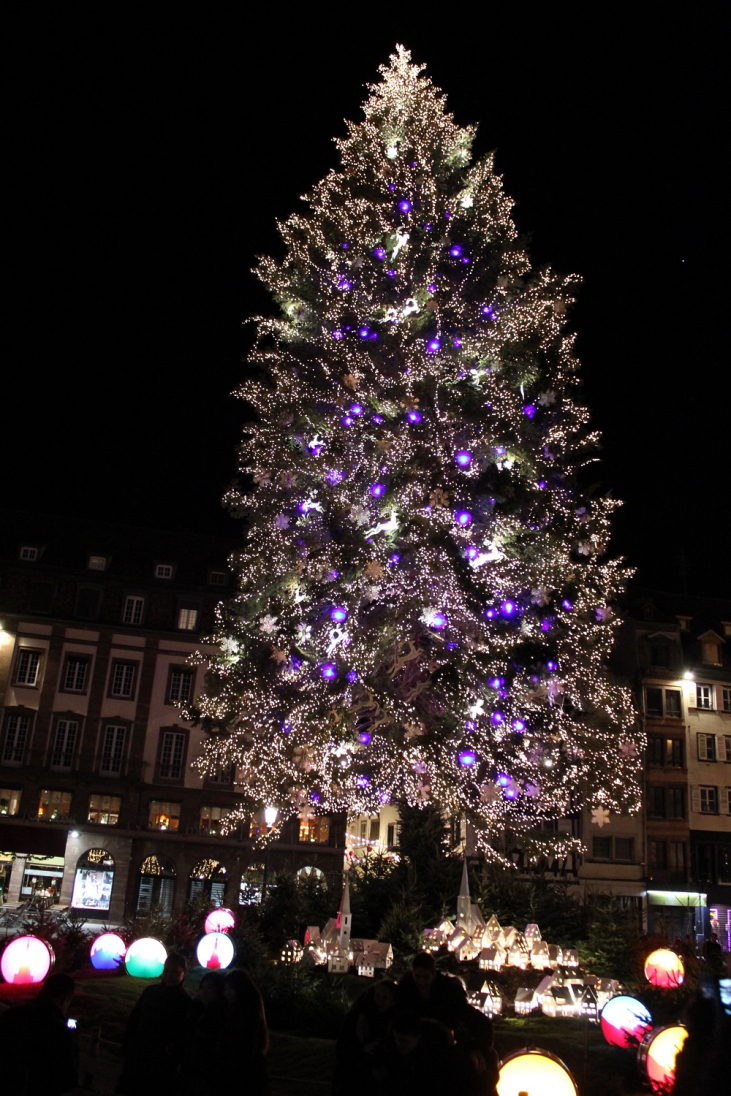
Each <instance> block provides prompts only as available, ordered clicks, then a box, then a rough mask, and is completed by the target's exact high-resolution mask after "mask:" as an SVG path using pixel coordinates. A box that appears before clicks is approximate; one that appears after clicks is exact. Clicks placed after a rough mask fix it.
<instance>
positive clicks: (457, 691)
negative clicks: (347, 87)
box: [192, 48, 639, 851]
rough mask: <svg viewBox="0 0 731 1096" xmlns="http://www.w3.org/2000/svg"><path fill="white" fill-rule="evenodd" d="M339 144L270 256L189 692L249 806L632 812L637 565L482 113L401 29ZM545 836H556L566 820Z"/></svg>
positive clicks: (563, 290)
mask: <svg viewBox="0 0 731 1096" xmlns="http://www.w3.org/2000/svg"><path fill="white" fill-rule="evenodd" d="M381 77H382V78H381V81H380V82H379V83H378V84H376V85H374V86H373V87H371V88H370V95H369V98H368V100H367V101H366V103H365V106H364V112H365V121H364V122H362V123H359V124H349V125H348V135H347V137H346V138H344V139H343V140H340V141H338V142H337V146H338V149H339V152H340V157H341V166H340V168H338V169H337V170H333V171H331V172H330V173H329V174H328V175H327V176H326V177H325V178H324V179H323V180H322V181H321V182H320V183H318V184H317V186H316V187H315V189H314V191H313V192H312V194H311V195H309V196H308V198H307V202H308V210H307V212H305V213H303V214H296V215H293V216H292V217H290V218H289V220H288V221H287V222H286V223H285V224H284V225H282V226H281V234H282V237H283V239H284V243H285V245H286V254H285V257H284V259H283V260H282V261H281V262H278V261H275V260H273V259H264V260H263V261H262V262H261V263H260V266H259V274H260V277H261V279H262V281H263V282H264V284H265V285H266V286H267V287H268V288H269V290H270V291H271V293H272V295H273V296H274V298H275V300H276V301H277V303H278V305H279V307H280V310H281V313H280V315H279V316H278V317H277V318H275V319H271V318H260V319H259V320H258V321H257V322H258V336H257V344H256V348H255V350H254V352H253V353H252V355H251V361H252V362H253V363H254V364H255V366H256V367H258V370H259V374H260V375H259V378H258V379H256V380H249V381H247V382H246V383H244V384H243V385H242V387H241V390H240V395H241V396H242V397H243V398H244V399H245V400H246V401H248V403H249V404H250V405H252V406H253V408H254V409H255V411H256V418H255V422H254V423H253V424H252V425H249V426H248V427H247V428H246V431H245V436H244V441H243V445H242V448H241V454H242V457H241V466H240V469H241V472H242V473H244V475H245V479H244V480H243V481H242V482H243V483H244V485H245V486H243V487H242V489H241V491H235V492H232V493H231V494H230V496H229V498H228V501H229V504H230V506H231V507H232V509H233V511H234V512H235V513H238V514H240V515H242V516H244V517H245V518H246V523H247V524H246V536H245V545H244V548H243V550H242V552H241V553H240V555H239V556H238V558H237V560H236V570H237V574H238V579H239V591H238V593H237V596H236V597H234V598H233V599H231V600H230V601H229V602H227V603H226V604H224V605H222V606H221V610H220V615H219V628H218V634H217V637H216V639H217V642H218V645H219V648H220V654H219V655H218V657H217V659H216V661H215V664H214V665H213V667H212V669H211V671H210V674H209V676H208V682H207V686H206V691H205V694H204V696H203V697H202V698H201V700H200V702H199V708H198V709H197V711H195V712H193V713H192V715H193V716H194V717H195V718H198V719H200V720H201V721H202V723H203V725H204V727H205V728H206V729H207V730H208V731H209V732H210V734H209V738H208V740H207V743H206V748H205V752H204V755H203V757H202V758H201V759H200V760H199V765H200V767H201V769H202V770H204V771H207V772H212V771H216V770H218V769H221V768H222V767H224V766H231V765H236V766H237V768H238V770H239V781H240V784H239V787H240V789H241V791H242V794H243V799H242V806H241V813H242V815H243V814H249V813H250V812H251V811H252V810H255V809H258V808H260V807H262V806H263V805H265V804H270V805H275V806H278V807H279V809H280V811H281V812H282V814H283V816H286V815H287V814H292V813H296V812H298V811H299V812H303V811H304V812H305V813H307V812H312V811H314V812H315V813H327V812H332V811H340V810H347V811H348V812H350V813H366V814H373V813H377V812H378V811H379V809H380V807H381V806H382V805H383V804H385V803H388V802H397V801H408V802H409V803H412V804H414V803H417V804H418V803H426V802H434V803H437V804H439V805H441V806H442V807H443V809H444V810H445V812H448V813H450V814H453V815H466V816H467V817H468V818H469V819H470V820H471V821H472V822H473V824H474V826H475V829H476V832H477V836H478V840H479V841H480V843H481V844H482V845H483V846H484V847H485V848H490V846H491V843H492V842H493V841H494V839H495V836H496V834H497V833H498V832H500V831H503V830H504V829H505V828H506V827H507V828H509V829H510V830H511V831H512V832H513V833H515V834H524V835H526V836H528V835H530V834H531V833H533V834H535V833H536V832H537V831H538V830H539V829H540V825H541V823H542V822H543V821H545V820H548V819H554V818H557V817H559V816H562V815H566V814H567V813H570V812H572V811H576V810H577V809H579V808H580V807H582V806H584V805H591V806H594V807H598V808H604V809H609V810H620V809H625V808H630V809H631V808H632V807H633V806H634V805H635V804H636V800H637V794H638V772H639V757H638V750H637V742H638V739H637V730H636V727H635V718H634V714H633V710H632V706H631V702H630V697H629V695H628V693H627V691H626V690H624V689H622V688H621V687H619V686H617V685H616V684H614V683H613V682H612V681H611V679H610V677H609V675H608V673H607V670H606V660H607V657H608V654H609V651H610V649H611V646H612V642H613V637H614V632H615V627H616V621H615V620H614V618H613V615H612V611H611V608H610V605H611V602H612V600H613V598H615V597H616V595H617V593H618V592H619V591H620V590H621V588H622V584H623V582H624V580H625V578H626V572H624V571H623V569H622V567H621V566H620V565H618V564H617V563H616V562H613V561H611V560H608V559H607V558H606V556H605V555H604V553H605V552H606V547H607V540H608V536H609V523H610V515H611V511H612V509H613V506H614V503H612V502H611V501H609V500H607V499H606V498H588V497H586V496H584V495H582V493H581V490H580V488H579V486H578V483H577V474H578V472H579V469H580V468H581V467H582V466H584V465H585V464H587V463H588V462H590V461H593V460H595V459H596V456H595V449H596V441H597V437H596V434H592V433H590V432H589V431H588V429H587V418H588V416H587V412H586V410H585V409H584V408H583V407H581V406H579V405H578V404H577V403H575V402H574V398H573V392H574V387H575V384H576V371H577V367H578V363H577V361H576V358H575V356H574V353H573V336H572V335H571V334H569V333H566V331H565V330H564V325H565V319H566V311H567V308H568V306H569V304H570V303H571V300H572V296H573V293H574V287H575V284H576V281H575V279H574V278H566V277H560V276H559V275H557V274H555V273H554V272H553V271H551V270H549V269H542V270H538V271H532V270H531V267H530V264H529V261H528V258H527V256H526V254H525V251H524V250H523V249H522V247H521V245H520V243H519V241H518V239H517V234H516V230H515V227H514V225H513V222H512V220H511V217H510V209H511V202H510V200H509V199H508V198H507V197H506V195H505V194H504V192H503V189H502V185H501V180H500V178H499V177H498V176H497V175H496V174H495V173H494V171H493V167H492V160H491V158H490V157H486V158H484V159H482V160H480V161H479V162H476V163H472V160H471V144H472V140H473V137H474V129H472V128H461V127H458V126H457V125H456V124H455V122H454V119H453V117H452V115H451V114H449V113H448V112H447V110H446V106H445V100H444V97H443V95H442V94H441V93H440V92H439V90H438V89H436V88H435V87H434V86H433V85H432V83H431V81H430V80H429V79H428V78H426V77H425V76H424V75H423V73H422V70H421V68H420V67H418V66H415V65H413V64H412V63H411V59H410V55H409V53H408V52H407V51H406V50H404V49H402V48H399V49H398V51H397V53H396V54H395V55H394V56H392V57H391V59H390V64H389V65H388V66H387V67H385V68H384V69H382V70H381ZM553 847H554V851H555V843H554V846H553Z"/></svg>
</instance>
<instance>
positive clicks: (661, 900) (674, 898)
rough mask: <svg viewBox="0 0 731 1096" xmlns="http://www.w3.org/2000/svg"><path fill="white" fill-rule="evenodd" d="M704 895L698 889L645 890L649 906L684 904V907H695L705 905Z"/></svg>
mask: <svg viewBox="0 0 731 1096" xmlns="http://www.w3.org/2000/svg"><path fill="white" fill-rule="evenodd" d="M706 897H707V896H706V895H705V894H700V893H699V892H698V891H655V890H649V891H648V892H647V901H648V902H649V904H650V905H651V906H684V907H685V908H686V909H697V908H699V907H701V906H705V905H706V904H707V903H706Z"/></svg>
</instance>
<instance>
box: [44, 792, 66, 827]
mask: <svg viewBox="0 0 731 1096" xmlns="http://www.w3.org/2000/svg"><path fill="white" fill-rule="evenodd" d="M70 815H71V792H64V791H61V790H59V789H53V788H42V789H41V793H40V796H39V798H38V817H39V818H40V819H42V820H43V821H44V822H65V821H67V820H68V818H69V817H70Z"/></svg>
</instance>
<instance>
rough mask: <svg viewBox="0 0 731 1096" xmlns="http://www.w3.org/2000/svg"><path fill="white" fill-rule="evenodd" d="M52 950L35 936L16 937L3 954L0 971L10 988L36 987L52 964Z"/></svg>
mask: <svg viewBox="0 0 731 1096" xmlns="http://www.w3.org/2000/svg"><path fill="white" fill-rule="evenodd" d="M54 958H55V956H54V954H53V948H51V947H49V945H48V944H46V942H45V941H44V940H39V939H38V937H37V936H16V938H15V940H11V941H10V943H9V944H8V946H7V947H6V948H5V951H4V952H3V957H2V960H0V970H1V971H2V976H3V978H4V979H5V981H6V982H9V983H10V985H11V986H33V985H38V983H39V982H42V981H43V979H44V978H45V977H46V975H47V974H48V972H49V970H50V969H51V967H52V966H53V962H54Z"/></svg>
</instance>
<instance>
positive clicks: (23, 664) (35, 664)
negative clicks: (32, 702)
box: [13, 647, 42, 689]
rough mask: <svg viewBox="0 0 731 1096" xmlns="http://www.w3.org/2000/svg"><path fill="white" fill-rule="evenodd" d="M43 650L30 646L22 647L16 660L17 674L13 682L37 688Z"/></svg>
mask: <svg viewBox="0 0 731 1096" xmlns="http://www.w3.org/2000/svg"><path fill="white" fill-rule="evenodd" d="M41 654H42V652H41V651H32V650H30V648H29V647H21V648H20V650H19V651H18V657H17V658H16V660H15V674H14V675H13V684H14V685H22V686H23V688H25V689H35V688H36V687H37V685H38V679H39V677H40V673H41Z"/></svg>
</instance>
